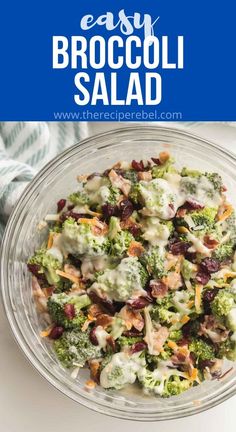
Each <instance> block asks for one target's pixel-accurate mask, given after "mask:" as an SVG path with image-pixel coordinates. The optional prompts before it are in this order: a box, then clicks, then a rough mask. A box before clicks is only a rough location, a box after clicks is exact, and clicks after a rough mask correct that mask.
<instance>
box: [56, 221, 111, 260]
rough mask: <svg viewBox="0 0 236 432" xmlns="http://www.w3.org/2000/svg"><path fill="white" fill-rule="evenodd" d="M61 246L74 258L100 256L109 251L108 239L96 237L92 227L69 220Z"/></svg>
mask: <svg viewBox="0 0 236 432" xmlns="http://www.w3.org/2000/svg"><path fill="white" fill-rule="evenodd" d="M61 244H62V245H63V248H64V250H65V251H66V252H67V253H69V254H71V255H74V256H80V255H88V256H98V255H99V256H100V255H104V254H105V253H106V251H107V248H108V239H107V238H106V237H105V236H103V235H96V234H95V233H94V232H93V226H92V225H90V224H88V223H79V224H78V223H77V222H76V221H75V220H74V219H72V218H69V219H67V220H66V221H65V222H64V224H63V230H62V237H61Z"/></svg>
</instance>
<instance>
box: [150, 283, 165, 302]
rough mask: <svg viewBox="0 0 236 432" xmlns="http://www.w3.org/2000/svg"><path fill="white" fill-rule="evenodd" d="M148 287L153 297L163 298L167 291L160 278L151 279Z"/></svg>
mask: <svg viewBox="0 0 236 432" xmlns="http://www.w3.org/2000/svg"><path fill="white" fill-rule="evenodd" d="M150 288H151V295H152V297H154V298H163V297H165V295H166V294H167V292H168V286H167V285H166V284H165V283H164V282H162V280H151V282H150Z"/></svg>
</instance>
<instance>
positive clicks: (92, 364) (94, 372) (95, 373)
mask: <svg viewBox="0 0 236 432" xmlns="http://www.w3.org/2000/svg"><path fill="white" fill-rule="evenodd" d="M88 364H89V369H90V376H91V379H92V380H93V381H95V382H96V383H97V384H99V375H100V363H99V361H97V360H95V359H94V360H89V362H88Z"/></svg>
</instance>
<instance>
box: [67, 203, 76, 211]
mask: <svg viewBox="0 0 236 432" xmlns="http://www.w3.org/2000/svg"><path fill="white" fill-rule="evenodd" d="M74 207H75V206H74V204H70V205H68V206H67V209H68V210H73V208H74Z"/></svg>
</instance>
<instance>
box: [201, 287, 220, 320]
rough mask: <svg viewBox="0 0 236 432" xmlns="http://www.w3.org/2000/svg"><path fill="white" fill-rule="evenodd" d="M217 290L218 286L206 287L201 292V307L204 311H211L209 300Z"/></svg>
mask: <svg viewBox="0 0 236 432" xmlns="http://www.w3.org/2000/svg"><path fill="white" fill-rule="evenodd" d="M218 292H219V288H213V289H208V290H206V291H205V292H204V293H203V307H204V311H205V313H209V314H210V313H211V302H212V301H213V300H214V298H215V296H216V295H217V293H218Z"/></svg>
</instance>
